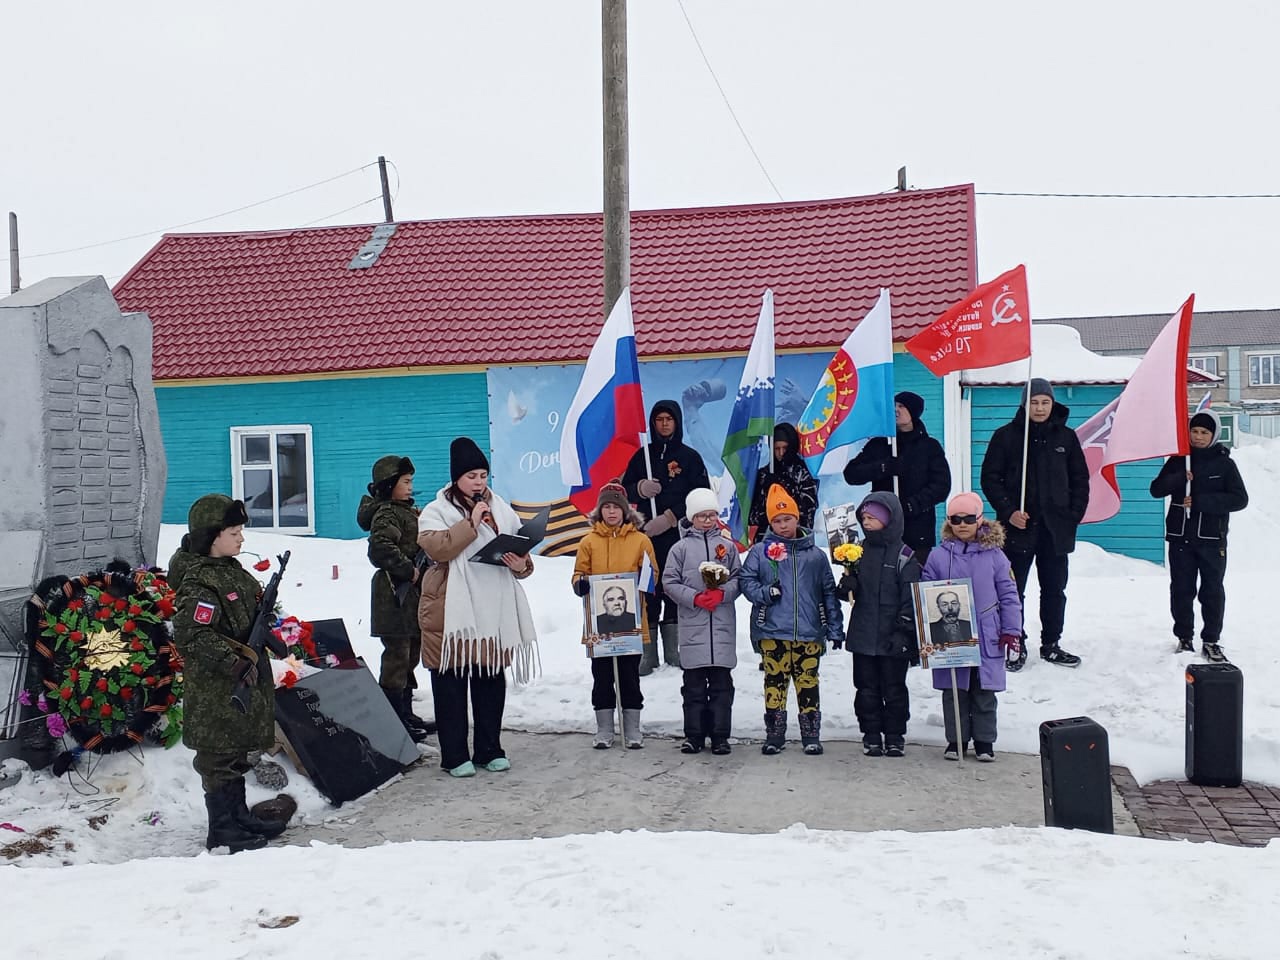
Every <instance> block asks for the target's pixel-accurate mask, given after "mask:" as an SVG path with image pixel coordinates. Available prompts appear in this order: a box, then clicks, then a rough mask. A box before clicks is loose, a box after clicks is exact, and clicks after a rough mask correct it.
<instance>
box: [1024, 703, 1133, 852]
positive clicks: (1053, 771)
mask: <svg viewBox="0 0 1280 960" xmlns="http://www.w3.org/2000/svg"><path fill="white" fill-rule="evenodd" d="M1040 772H1041V774H1042V775H1043V778H1044V823H1045V826H1047V827H1067V828H1069V829H1077V830H1092V831H1094V832H1095V833H1114V832H1115V823H1114V821H1113V820H1112V817H1111V751H1110V749H1109V747H1108V745H1107V731H1106V730H1104V729H1103V728H1102V726H1101V725H1100V724H1097V723H1094V722H1093V721H1092V720H1090V719H1089V718H1088V717H1072V718H1071V719H1069V720H1046V721H1045V722H1044V723H1042V724H1040Z"/></svg>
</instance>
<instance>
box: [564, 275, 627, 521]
mask: <svg viewBox="0 0 1280 960" xmlns="http://www.w3.org/2000/svg"><path fill="white" fill-rule="evenodd" d="M646 428H647V424H646V423H645V417H644V399H643V398H642V397H641V395H640V363H639V361H638V360H637V359H636V333H635V327H634V326H633V325H632V321H631V289H630V288H629V287H628V288H627V289H626V290H623V291H622V296H620V297H618V301H617V303H615V304H614V305H613V309H612V310H610V311H609V317H608V319H606V320H605V322H604V327H603V328H602V329H601V330H600V336H599V337H597V338H596V342H595V346H593V347H592V348H591V354H590V356H588V357H587V366H586V369H585V370H583V372H582V382H581V383H580V384H578V392H577V393H575V394H574V395H573V402H572V403H570V404H569V412H568V413H567V414H565V418H564V425H563V432H562V433H561V435H560V479H561V480H563V481H564V482H565V483H566V484H568V485H569V488H570V489H569V500H570V502H572V503H573V505H574V506H575V507H577V508H578V510H580V511H581V512H582V513H583V514H588V513H590V512H591V511H592V510H594V509H595V506H596V497H597V493H598V491H599V489H600V487H602V486H603V485H604V484H606V483H608V482H609V481H610V480H616V479H617V478H618V477H621V476H622V474H623V473H624V472H625V471H626V469H627V463H628V462H629V461H630V460H631V457H632V455H633V454H634V453H635V452H636V451H637V450H639V449H640V443H641V440H640V437H641V435H642V434H643V433H644V432H645V430H646Z"/></svg>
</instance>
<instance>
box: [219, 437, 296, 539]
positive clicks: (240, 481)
mask: <svg viewBox="0 0 1280 960" xmlns="http://www.w3.org/2000/svg"><path fill="white" fill-rule="evenodd" d="M282 433H300V434H303V435H304V436H305V437H306V442H307V521H308V522H307V525H306V526H305V527H281V526H270V527H260V526H254V527H246V528H245V529H248V530H252V531H253V532H255V533H283V534H287V535H289V536H299V537H306V536H314V535H315V532H316V474H315V446H314V444H313V443H312V439H311V425H310V424H307V423H291V424H262V425H259V426H246V427H232V428H231V492H232V496H233V497H234V498H235V499H236V500H243V499H244V470H245V468H246V467H248V468H250V469H252V468H255V467H256V468H259V469H260V468H261V466H262V465H261V464H245V463H243V462H242V461H241V456H240V451H241V449H242V446H243V445H242V444H241V442H240V441H241V439H242V438H244V437H256V436H262V435H264V434H265V435H266V436H267V437H268V438H269V446H270V449H271V489H272V490H274V491H276V497H277V499H278V498H279V490H280V464H279V462H278V458H277V456H276V448H277V442H276V437H277V435H278V434H282ZM275 509H276V506H275V505H274V504H273V505H272V510H273V511H274V510H275ZM278 519H279V518H278V517H277V520H278Z"/></svg>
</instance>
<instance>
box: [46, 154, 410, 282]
mask: <svg viewBox="0 0 1280 960" xmlns="http://www.w3.org/2000/svg"><path fill="white" fill-rule="evenodd" d="M373 165H374V164H372V163H366V164H365V165H364V166H362V167H356V168H355V169H354V170H348V171H346V172H345V173H339V174H335V175H334V176H332V177H326V178H325V179H324V180H317V181H316V182H315V183H308V184H307V185H306V186H303V187H298V188H296V189H294V190H287V191H285V192H284V193H278V194H276V195H275V196H274V197H267V198H266V199H265V200H255V201H254V202H253V203H246V204H245V205H244V206H242V207H236V208H235V209H234V210H224V211H223V212H222V213H215V214H213V215H212V216H209V217H200V218H199V219H198V220H188V221H186V222H185V223H175V224H174V225H173V226H171V227H161V228H160V229H158V230H146V231H143V232H142V233H135V234H131V235H130V236H127V237H117V238H116V239H114V240H101V241H99V242H97V243H86V244H85V245H84V246H82V247H68V248H67V249H66V250H50V251H48V252H46V253H28V254H24V255H23V259H24V260H36V259H38V258H40V257H57V256H60V255H62V254H64V253H79V252H80V251H81V250H93V249H95V248H97V247H109V246H111V245H112V244H116V243H124V242H125V241H128V240H140V239H142V238H143V237H150V236H154V235H155V234H157V233H168V232H169V231H170V230H181V229H182V228H183V227H193V226H195V225H196V224H198V223H208V222H209V221H210V220H218V219H221V218H222V217H229V216H231V214H233V213H241V212H242V211H245V210H252V209H253V208H254V207H261V206H262V205H263V204H267V203H272V202H274V201H276V200H283V199H284V198H285V197H292V196H293V195H294V194H298V193H302V192H303V191H305V190H311V189H313V188H315V187H322V186H324V185H325V184H326V183H333V181H335V180H341V179H342V178H343V177H349V176H351V175H352V174H353V173H360V172H361V171H363V170H368V169H369V168H370V167H372V166H373ZM396 176H397V179H398V178H399V174H398V173H397V175H396ZM365 202H367V201H361V203H359V204H357V206H362V205H363V204H364V203H365ZM351 209H354V208H351ZM341 212H345V211H341ZM330 216H335V217H336V216H337V214H336V213H335V214H330ZM322 219H323V218H322Z"/></svg>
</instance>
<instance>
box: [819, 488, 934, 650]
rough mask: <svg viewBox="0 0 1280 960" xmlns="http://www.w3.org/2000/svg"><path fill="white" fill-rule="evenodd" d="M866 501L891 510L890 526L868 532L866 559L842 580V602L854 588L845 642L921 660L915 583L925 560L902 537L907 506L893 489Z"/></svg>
mask: <svg viewBox="0 0 1280 960" xmlns="http://www.w3.org/2000/svg"><path fill="white" fill-rule="evenodd" d="M862 503H863V504H866V503H880V504H883V505H884V506H885V507H886V508H888V510H889V525H888V526H886V527H885V528H884V529H883V530H868V531H867V535H866V539H865V540H863V542H862V559H861V560H859V561H858V563H857V565H856V566H855V567H854V572H853V573H852V574H847V575H846V576H845V577H843V578H842V579H841V581H840V587H839V591H840V599H841V600H848V599H849V592H850V591H852V592H853V609H852V610H851V611H850V613H849V629H848V631H847V632H846V634H845V645H846V646H847V647H848V648H849V652H850V653H859V654H865V655H866V656H871V657H897V658H899V659H905V660H910V661H911V662H913V663H918V662H919V660H920V647H919V644H917V643H916V634H915V623H916V620H915V607H914V604H913V602H912V596H911V585H912V584H913V583H917V582H919V580H920V564H919V563H918V562H917V561H916V559H915V556H914V555H913V553H912V551H911V548H910V547H909V546H907V545H906V544H904V542H903V540H902V529H903V523H902V507H901V506H900V504H899V503H898V498H897V497H895V496H894V495H893V494H892V493H870V494H868V495H867V497H866V499H864V500H863V501H862ZM858 509H859V510H861V509H862V507H861V505H859V507H858Z"/></svg>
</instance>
